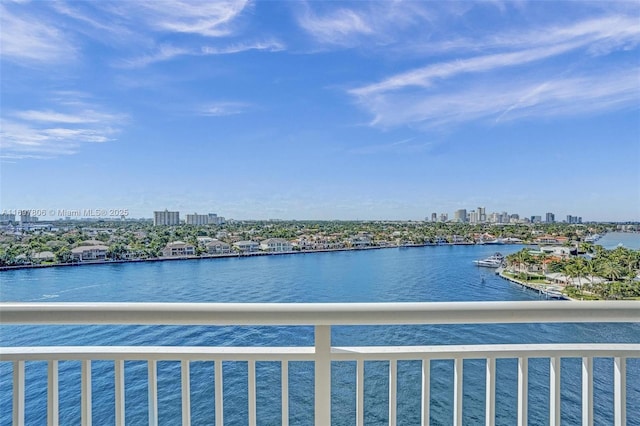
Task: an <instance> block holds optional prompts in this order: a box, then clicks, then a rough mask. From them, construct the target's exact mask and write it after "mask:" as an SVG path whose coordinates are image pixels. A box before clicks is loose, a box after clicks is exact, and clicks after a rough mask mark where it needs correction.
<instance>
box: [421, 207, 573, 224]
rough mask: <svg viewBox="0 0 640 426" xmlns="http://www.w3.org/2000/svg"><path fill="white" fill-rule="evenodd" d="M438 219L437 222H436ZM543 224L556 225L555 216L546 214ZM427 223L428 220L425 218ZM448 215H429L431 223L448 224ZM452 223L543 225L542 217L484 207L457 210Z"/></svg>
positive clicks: (568, 221) (571, 222) (571, 221)
mask: <svg viewBox="0 0 640 426" xmlns="http://www.w3.org/2000/svg"><path fill="white" fill-rule="evenodd" d="M438 218H439V220H438ZM544 218H545V220H544V223H556V215H555V214H554V213H551V212H547V213H546V214H545V216H544ZM425 221H427V222H429V218H425ZM448 221H449V215H448V214H447V213H440V215H439V216H438V213H436V212H433V213H431V222H448ZM453 222H455V223H470V224H484V223H488V224H512V223H543V221H542V216H539V215H534V216H530V217H523V218H521V217H520V215H519V214H517V213H513V214H508V213H507V212H501V213H498V212H494V213H489V214H487V213H486V208H485V207H478V208H477V209H476V210H471V211H467V209H458V210H456V211H455V212H454V213H453ZM563 223H569V224H581V223H582V217H580V216H572V215H567V220H566V221H563Z"/></svg>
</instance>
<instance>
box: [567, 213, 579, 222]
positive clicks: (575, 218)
mask: <svg viewBox="0 0 640 426" xmlns="http://www.w3.org/2000/svg"><path fill="white" fill-rule="evenodd" d="M567 223H582V217H579V216H571V215H570V214H568V215H567Z"/></svg>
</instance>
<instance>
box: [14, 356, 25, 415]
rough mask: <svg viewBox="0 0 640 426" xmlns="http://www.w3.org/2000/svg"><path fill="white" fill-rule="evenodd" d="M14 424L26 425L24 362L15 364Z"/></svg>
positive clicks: (15, 362)
mask: <svg viewBox="0 0 640 426" xmlns="http://www.w3.org/2000/svg"><path fill="white" fill-rule="evenodd" d="M13 424H14V425H23V424H24V361H14V362H13Z"/></svg>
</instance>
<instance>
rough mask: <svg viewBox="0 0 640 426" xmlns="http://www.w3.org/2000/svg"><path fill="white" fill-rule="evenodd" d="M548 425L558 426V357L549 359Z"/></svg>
mask: <svg viewBox="0 0 640 426" xmlns="http://www.w3.org/2000/svg"><path fill="white" fill-rule="evenodd" d="M549 426H560V357H557V356H554V357H551V359H550V360H549Z"/></svg>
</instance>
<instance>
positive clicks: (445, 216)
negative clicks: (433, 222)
mask: <svg viewBox="0 0 640 426" xmlns="http://www.w3.org/2000/svg"><path fill="white" fill-rule="evenodd" d="M448 220H449V215H448V214H446V213H440V222H446V221H448Z"/></svg>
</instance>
